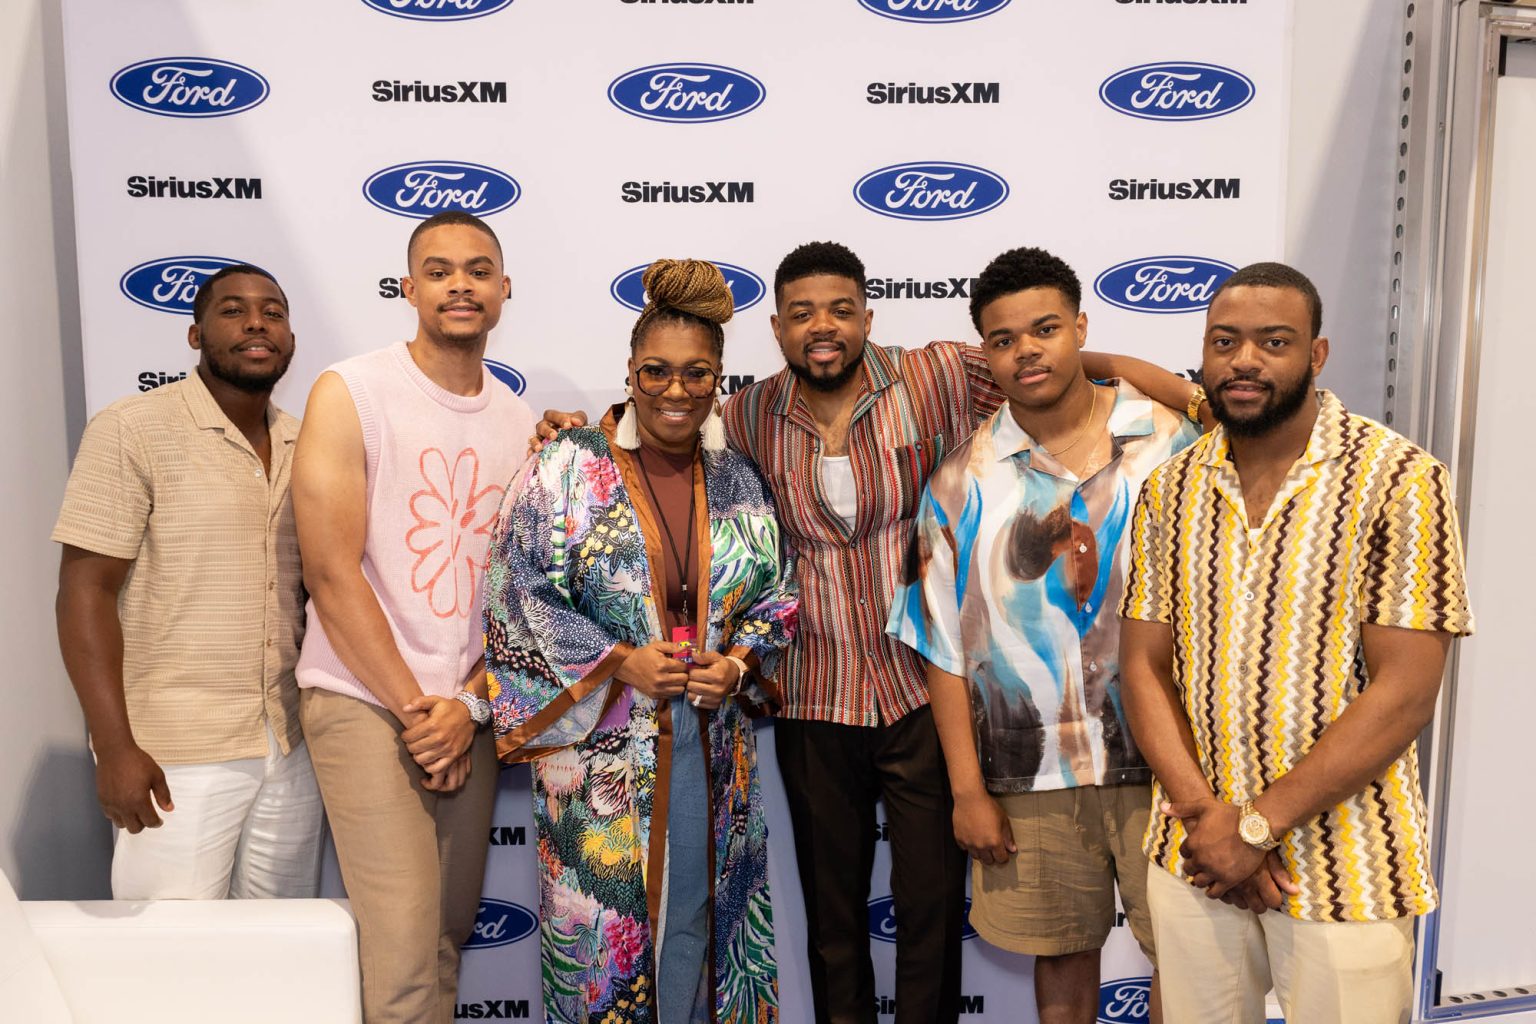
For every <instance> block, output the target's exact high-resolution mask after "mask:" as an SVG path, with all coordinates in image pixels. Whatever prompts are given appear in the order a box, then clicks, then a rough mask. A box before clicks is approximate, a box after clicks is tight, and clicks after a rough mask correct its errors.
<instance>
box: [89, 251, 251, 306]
mask: <svg viewBox="0 0 1536 1024" xmlns="http://www.w3.org/2000/svg"><path fill="white" fill-rule="evenodd" d="M244 262H246V261H245V260H230V259H225V258H224V257H223V256H168V257H166V258H165V259H160V260H150V261H149V262H148V263H140V264H139V265H138V266H136V267H134V268H133V269H132V270H130V271H128V273H126V274H124V275H123V276H122V278H121V280H119V281H118V283H117V286H118V287H119V288H121V289H122V291H123V294H124V295H126V296H128V298H130V299H132V300H133V301H134V302H137V303H138V304H139V305H141V306H145V307H148V308H149V309H158V310H159V311H160V312H162V313H183V314H185V315H187V316H191V315H192V299H193V298H194V297H195V296H196V295H197V289H198V287H199V286H201V285H202V283H203V282H204V281H205V280H207V279H208V277H209V276H210V275H212V274H214V273H216V272H217V271H218V270H219V269H220V268H222V267H232V266H234V265H235V264H237V263H244Z"/></svg>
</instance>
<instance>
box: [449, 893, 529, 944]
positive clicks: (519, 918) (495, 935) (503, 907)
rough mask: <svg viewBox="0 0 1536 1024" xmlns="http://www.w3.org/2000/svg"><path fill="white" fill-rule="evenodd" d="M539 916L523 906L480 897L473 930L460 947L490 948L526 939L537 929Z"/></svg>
mask: <svg viewBox="0 0 1536 1024" xmlns="http://www.w3.org/2000/svg"><path fill="white" fill-rule="evenodd" d="M538 927H539V919H538V918H537V917H535V916H534V915H533V913H532V912H531V911H529V910H528V909H527V908H525V907H520V906H518V905H517V904H516V903H507V902H506V901H504V900H493V899H487V898H486V897H484V896H482V897H480V912H479V913H478V914H476V915H475V930H474V931H473V932H472V933H471V934H470V936H469V941H468V942H466V943H464V945H463V946H462V947H460V948H462V949H491V948H493V947H495V946H505V945H508V944H510V943H513V942H517V941H518V940H520V939H526V938H527V937H528V936H530V935H532V934H533V933H534V932H535V931H537V930H538Z"/></svg>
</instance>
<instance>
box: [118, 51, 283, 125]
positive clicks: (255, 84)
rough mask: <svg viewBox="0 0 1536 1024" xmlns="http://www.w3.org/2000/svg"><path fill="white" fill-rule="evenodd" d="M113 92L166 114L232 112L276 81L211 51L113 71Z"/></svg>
mask: <svg viewBox="0 0 1536 1024" xmlns="http://www.w3.org/2000/svg"><path fill="white" fill-rule="evenodd" d="M111 87H112V95H114V96H116V97H117V98H118V99H120V100H122V101H123V102H124V103H126V104H128V105H129V106H130V107H132V108H134V109H135V110H143V111H146V112H148V113H151V114H160V115H162V116H163V117H228V116H229V115H230V114H238V113H240V112H241V111H242V110H250V109H251V108H252V107H254V106H256V105H257V104H259V103H260V102H261V101H262V100H264V99H266V98H267V94H268V93H269V92H271V91H272V87H271V86H269V85H268V84H267V80H266V79H265V78H263V77H261V75H259V74H257V73H256V72H254V71H252V70H251V69H250V68H248V67H243V66H242V65H239V64H231V63H230V62H229V61H227V60H209V59H208V58H206V57H160V58H158V59H156V60H144V61H140V62H139V63H137V64H130V65H128V66H127V67H125V68H123V69H122V70H121V71H119V72H118V73H117V74H115V75H113V76H112V82H111Z"/></svg>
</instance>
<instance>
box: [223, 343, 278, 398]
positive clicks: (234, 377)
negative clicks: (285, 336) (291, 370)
mask: <svg viewBox="0 0 1536 1024" xmlns="http://www.w3.org/2000/svg"><path fill="white" fill-rule="evenodd" d="M203 355H204V356H205V357H206V360H205V365H207V367H208V374H209V375H210V376H212V377H215V378H217V379H219V380H221V381H223V382H224V383H225V384H228V385H229V386H230V387H233V388H238V389H239V390H241V391H244V392H247V393H248V394H252V395H259V394H263V393H265V392H269V391H271V390H272V389H273V388H275V387H277V382H278V381H280V380H282V379H283V374H285V373H287V372H288V364H289V363H291V362H293V353H292V352H291V351H290V352H289V353H288V354H287V355H286V356H284V357H283V359H282V361H281V362H278V363H277V364H276V365H274V366H269V367H267V368H266V369H264V370H255V371H251V370H246V369H244V368H242V367H241V366H240V365H239V364H238V363H237V362H234V361H233V360H228V361H226V360H225V359H224V357H223V356H215V355H214V354H213V353H211V352H209V351H208V350H207V349H204V350H203Z"/></svg>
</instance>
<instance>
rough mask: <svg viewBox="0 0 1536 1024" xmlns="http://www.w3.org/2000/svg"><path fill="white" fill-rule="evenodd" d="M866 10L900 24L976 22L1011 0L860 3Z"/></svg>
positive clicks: (878, 0) (873, 0)
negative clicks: (916, 22)
mask: <svg viewBox="0 0 1536 1024" xmlns="http://www.w3.org/2000/svg"><path fill="white" fill-rule="evenodd" d="M859 3H861V4H863V5H864V7H865V9H866V10H871V11H874V12H875V13H876V14H878V15H880V16H881V17H883V18H894V19H896V20H897V21H930V22H931V21H974V20H975V19H976V18H985V17H986V16H987V15H989V14H996V13H997V12H998V11H1000V10H1002V9H1003V8H1004V7H1007V6H1008V3H1009V0H859Z"/></svg>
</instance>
